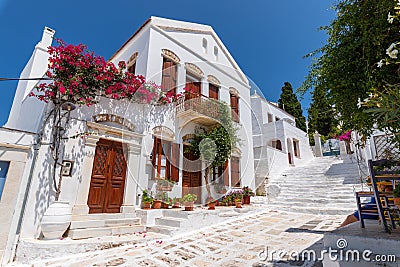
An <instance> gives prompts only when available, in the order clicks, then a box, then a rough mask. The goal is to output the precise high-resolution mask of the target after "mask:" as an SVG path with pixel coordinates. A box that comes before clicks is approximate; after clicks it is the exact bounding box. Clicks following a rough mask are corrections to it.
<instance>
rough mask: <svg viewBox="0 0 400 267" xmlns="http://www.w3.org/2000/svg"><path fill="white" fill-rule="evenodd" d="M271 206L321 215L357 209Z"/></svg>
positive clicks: (270, 206) (275, 208)
mask: <svg viewBox="0 0 400 267" xmlns="http://www.w3.org/2000/svg"><path fill="white" fill-rule="evenodd" d="M269 208H270V209H274V210H279V211H288V212H298V213H307V214H320V215H348V214H352V213H353V212H354V211H355V209H353V208H346V209H338V208H330V207H293V206H284V205H282V204H277V205H269Z"/></svg>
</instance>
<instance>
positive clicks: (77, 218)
mask: <svg viewBox="0 0 400 267" xmlns="http://www.w3.org/2000/svg"><path fill="white" fill-rule="evenodd" d="M124 218H135V214H133V213H93V214H85V215H72V220H73V221H88V220H108V219H124Z"/></svg>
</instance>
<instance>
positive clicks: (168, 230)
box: [147, 225, 179, 236]
mask: <svg viewBox="0 0 400 267" xmlns="http://www.w3.org/2000/svg"><path fill="white" fill-rule="evenodd" d="M147 231H148V232H153V233H158V234H163V235H169V236H172V235H173V234H175V233H176V232H178V231H179V228H176V227H171V226H164V225H154V226H147Z"/></svg>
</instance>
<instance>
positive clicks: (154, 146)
mask: <svg viewBox="0 0 400 267" xmlns="http://www.w3.org/2000/svg"><path fill="white" fill-rule="evenodd" d="M156 160H157V137H154V145H153V152H152V154H151V165H153V179H154V177H156V173H157V169H156Z"/></svg>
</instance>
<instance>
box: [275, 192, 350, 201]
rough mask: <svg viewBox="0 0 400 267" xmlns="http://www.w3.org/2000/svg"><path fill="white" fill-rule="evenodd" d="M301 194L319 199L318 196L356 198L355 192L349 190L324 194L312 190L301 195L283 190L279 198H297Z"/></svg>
mask: <svg viewBox="0 0 400 267" xmlns="http://www.w3.org/2000/svg"><path fill="white" fill-rule="evenodd" d="M301 196H308V198H310V199H318V198H331V199H342V198H345V199H351V198H353V199H355V197H354V193H353V192H347V193H343V194H324V193H318V194H315V193H312V192H302V194H301V195H300V194H299V192H287V191H283V192H281V193H280V194H279V195H278V197H277V198H283V199H285V198H296V197H301Z"/></svg>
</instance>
